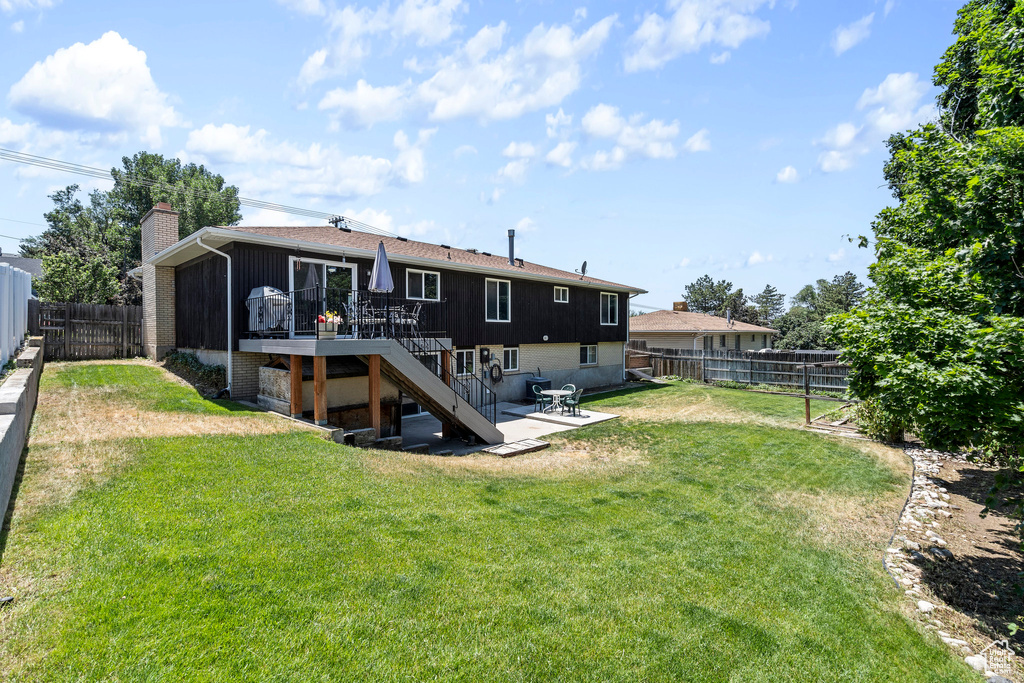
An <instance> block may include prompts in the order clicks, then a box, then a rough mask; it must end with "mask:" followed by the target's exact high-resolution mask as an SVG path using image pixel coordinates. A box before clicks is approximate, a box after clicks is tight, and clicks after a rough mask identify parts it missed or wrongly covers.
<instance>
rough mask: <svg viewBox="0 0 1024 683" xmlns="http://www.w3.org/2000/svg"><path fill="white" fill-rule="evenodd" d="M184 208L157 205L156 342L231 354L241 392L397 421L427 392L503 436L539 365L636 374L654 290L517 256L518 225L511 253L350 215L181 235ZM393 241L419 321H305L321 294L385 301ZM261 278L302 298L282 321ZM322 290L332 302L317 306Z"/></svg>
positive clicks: (577, 374) (589, 383) (592, 380)
mask: <svg viewBox="0 0 1024 683" xmlns="http://www.w3.org/2000/svg"><path fill="white" fill-rule="evenodd" d="M177 221H178V214H177V213H176V212H174V211H173V210H172V209H171V207H170V206H169V205H167V204H163V203H161V204H159V205H157V207H155V208H154V209H153V210H152V211H150V212H149V213H148V214H147V215H146V217H145V218H144V219H143V224H142V241H143V244H142V247H143V249H142V251H143V266H142V268H141V269H140V270H141V271H142V280H143V321H144V322H143V334H144V345H145V348H146V353H147V355H149V356H153V357H156V358H161V357H163V356H164V355H166V353H168V352H169V351H171V350H173V349H178V350H186V351H193V352H195V353H197V355H199V356H200V358H201V359H203V360H204V361H205V362H216V363H220V364H223V365H229V366H230V367H229V374H230V378H229V383H230V388H231V395H232V396H233V397H235V398H248V399H258V400H259V401H260V402H261V404H263V405H265V406H267V407H270V408H272V409H275V410H279V411H281V412H286V413H290V414H292V415H298V414H302V413H309V412H312V417H313V418H314V420H315V421H316V422H318V423H326V422H330V423H332V424H336V425H338V426H342V427H345V428H358V427H366V426H373V427H374V428H376V429H378V431H380V430H382V429H383V431H384V432H385V433H392V434H394V433H396V432H400V429H401V416H402V413H403V412H408V411H409V410H410V408H415V406H413V405H412V403H414V402H415V403H416V404H418V405H420V406H422V407H423V408H424V409H426V410H427V411H428V412H430V413H432V414H434V415H435V416H436V417H438V418H439V419H440V420H441V421H442V423H443V424H444V425H445V428H446V429H447V430H448V431H452V430H456V431H462V432H469V433H473V434H475V435H476V436H478V437H479V438H481V439H483V440H484V441H489V442H494V441H496V440H497V441H500V439H501V435H500V433H499V432H497V430H496V429H495V428H494V426H493V425H494V422H495V418H496V415H494V414H493V412H494V411H493V403H494V402H495V401H503V400H514V399H522V398H526V397H527V396H528V391H529V388H528V386H527V380H528V378H529V377H531V376H533V375H535V374H536V373H537V371H538V369H539V371H540V373H541V374H542V376H543V377H545V378H548V379H549V380H551V382H552V384H553V385H554V386H555V387H556V388H557V387H560V386H561V385H562V384H564V383H573V384H575V385H576V386H577V387H582V388H592V387H597V386H608V385H618V384H621V383H622V382H623V375H624V356H625V343H626V341H627V338H628V317H629V316H628V311H629V298H630V296H633V295H636V294H638V293H642V292H643V290H641V289H638V288H636V287H629V286H626V285H620V284H615V283H612V282H605V281H602V280H597V279H594V278H592V277H583V276H580V275H577V274H573V273H569V272H566V271H562V270H556V269H554V268H548V267H545V266H541V265H538V264H534V263H529V262H526V261H523V260H522V259H516V258H514V255H513V254H512V253H511V251H512V249H513V246H514V244H513V235H512V233H511V231H510V240H509V248H510V254H509V255H508V256H505V255H497V254H489V253H487V252H480V251H477V250H475V249H460V248H456V247H452V246H449V245H444V244H428V243H425V242H416V241H412V240H408V239H405V238H401V237H399V238H392V237H380V236H378V235H374V234H370V233H366V232H359V231H353V230H350V229H347V228H346V227H345V226H344V224H342V226H341V227H340V228H337V227H332V226H316V227H238V226H232V227H208V228H203V229H202V230H199V231H198V232H196V233H194V234H192V235H190V236H188V237H187V238H185V239H183V240H180V241H179V240H178V226H177ZM380 242H383V244H384V247H385V249H386V251H387V256H388V259H389V262H390V266H391V275H392V279H393V281H394V291H393V292H392V293H391V294H390V295H389V296H388V297H387V305H388V306H395V305H396V304H398V303H400V304H404V305H405V306H406V310H414V311H416V315H417V316H418V322H419V324H418V327H417V331H415V332H408V331H402V332H399V331H395V330H389V331H386V332H382V331H381V328H378V327H373V326H371V325H369V324H363V325H358V326H357V325H351V324H345V325H343V326H342V327H343V329H341V330H339V332H338V338H337V339H334V340H325V339H323V338H317V332H316V331H315V328H310V327H309V326H307V325H302V324H299V322H298V321H299V320H300V318H301V316H302V315H304V314H308V313H309V312H310V310H311V309H310V305H312V306H313V309H314V310H313V313H315V312H316V310H315V309H316V307H317V306H319V309H320V310H319V312H320V313H325V312H326V311H327V310H338V309H339V306H340V307H342V308H346V309H349V310H351V311H352V313H351V315H352V316H355V311H356V310H357V308H359V307H360V306H363V305H364V304H365V303H366V302H369V301H371V300H372V301H376V302H378V304H379V302H381V301H382V299H381V298H380V297H379V296H378V297H376V298H373V299H371V295H369V294H368V293H366V291H365V290H367V289H368V284H369V280H370V271H371V268H372V266H373V262H374V256H375V254H376V250H377V247H378V244H379V243H380ZM229 262H230V271H229V269H228V268H229V267H228V263H229ZM229 283H230V284H229ZM229 287H230V289H229ZM261 287H273V288H276V289H277V290H281V291H282V292H284V293H285V294H284V295H277V298H276V299H274V301H278V302H284V305H283V306H282V307H281V310H286V311H287V314H286V318H282V319H281V320H279V321H276V322H275V324H276V325H277V327H276V328H275V329H276V330H277V333H276V334H265V332H266V330H264V329H254V323H253V319H252V318H251V317H250V311H249V310H248V309H247V305H246V304H247V297H248V296H249V294H250V292H251V291H253V290H254V289H256V288H261ZM308 288H316V289H315V291H317V292H321V291H322V292H323V298H324V300H322V301H319V303H318V302H314V303H312V304H311V303H310V301H309V300H308V297H307V294H306V293H307V292H309V291H314V290H313V289H308ZM338 292H341V296H342V301H343V302H344V303H339V300H338V298H337V295H338ZM317 296H320V295H319V294H318V295H317ZM332 297H333V298H332ZM253 301H254V302H255V301H257V300H253ZM250 304H253V302H250ZM417 304H418V305H417ZM253 305H254V306H255V304H253ZM229 306H230V307H231V309H232V310H231V315H230V324H229V323H228V320H229V316H228V307H229ZM275 315H276V314H275ZM360 315H363V314H360ZM272 317H273V316H272ZM343 318H344V319H345V321H346V323H351V322H352V320H354V317H353V319H352V320H349V319H348V317H347V316H343ZM363 322H367V323H368V321H363ZM278 323H279V324H278ZM255 327H257V328H258V325H256V326H255ZM427 331H430V332H429V334H428V333H427ZM343 337H344V338H343ZM229 339H230V347H231V349H232V351H233V353H231V354H230V356H229V355H228V352H227V349H228V347H229V341H228V340H229ZM410 361H412V362H410ZM495 365H497V366H499V367H500V368H501V372H500V373H499V372H498V371H497V370H493V369H492V367H493V366H495ZM499 375H500V377H499ZM381 405H383V408H381ZM474 413H475V414H474ZM481 415H482V416H483V421H481V419H480V416H481Z"/></svg>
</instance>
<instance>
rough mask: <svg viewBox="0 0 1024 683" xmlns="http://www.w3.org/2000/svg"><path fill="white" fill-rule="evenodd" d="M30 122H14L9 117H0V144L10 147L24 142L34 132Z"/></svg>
mask: <svg viewBox="0 0 1024 683" xmlns="http://www.w3.org/2000/svg"><path fill="white" fill-rule="evenodd" d="M33 129H34V126H33V125H32V124H31V123H21V124H18V123H14V122H13V121H11V120H10V119H5V118H0V145H8V146H11V147H14V146H18V145H23V144H25V143H26V142H27V141H28V139H29V136H30V135H31V134H32V133H33V132H34V130H33Z"/></svg>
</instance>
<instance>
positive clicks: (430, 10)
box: [392, 0, 466, 47]
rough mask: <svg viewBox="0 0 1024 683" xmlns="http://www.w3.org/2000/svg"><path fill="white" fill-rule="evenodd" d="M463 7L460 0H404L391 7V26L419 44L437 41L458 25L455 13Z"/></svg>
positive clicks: (424, 44) (396, 31)
mask: <svg viewBox="0 0 1024 683" xmlns="http://www.w3.org/2000/svg"><path fill="white" fill-rule="evenodd" d="M465 10H466V5H465V3H463V2H462V0H405V1H404V2H403V3H402V4H401V5H399V6H398V8H397V9H395V13H394V15H393V16H392V24H393V29H392V30H393V32H394V33H395V34H396V35H399V36H402V37H404V38H409V37H412V38H416V44H417V45H419V46H421V47H422V46H426V45H437V44H438V43H442V42H444V41H446V40H448V38H450V37H451V35H452V33H454V32H455V31H456V30H457V29H458V28H459V27H458V26H457V25H456V24H455V23H454V20H455V14H456V13H457V12H461V11H465Z"/></svg>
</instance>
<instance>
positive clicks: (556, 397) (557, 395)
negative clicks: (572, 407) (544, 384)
mask: <svg viewBox="0 0 1024 683" xmlns="http://www.w3.org/2000/svg"><path fill="white" fill-rule="evenodd" d="M540 393H541V394H543V395H544V396H550V397H551V406H550V407H549V408H548V409H547V410H545V411H544V412H545V413H550V412H553V411H554V409H555V408H561V407H562V399H563V398H565V397H566V396H572V392H571V391H566V390H565V389H543V390H541V392H540Z"/></svg>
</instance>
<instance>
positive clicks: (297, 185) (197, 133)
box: [185, 123, 433, 198]
mask: <svg viewBox="0 0 1024 683" xmlns="http://www.w3.org/2000/svg"><path fill="white" fill-rule="evenodd" d="M432 134H433V130H425V131H420V133H419V136H418V139H417V141H416V143H410V142H409V139H408V137H407V136H406V135H405V133H403V132H402V131H399V132H398V133H396V134H395V147H396V149H397V150H398V154H397V156H396V158H395V160H394V161H391V160H389V159H384V158H380V157H372V156H369V155H362V156H349V155H345V154H344V153H342V152H341V151H340V150H339V149H338V148H337V147H334V146H329V147H325V146H323V145H320V144H318V143H314V144H312V145H310V146H309V147H299V146H297V145H295V144H293V143H290V142H287V141H281V142H276V141H274V140H273V139H272V137H271V135H270V133H268V132H267V131H266V130H263V129H260V130H257V131H252V129H251V128H250V127H249V126H236V125H233V124H230V123H229V124H224V125H222V126H214V125H212V124H207V125H205V126H203V127H202V128H200V129H197V130H193V131H191V132H190V133H189V135H188V140H187V142H186V143H185V149H186V152H187V154H188V155H189V157H192V158H195V160H197V161H200V162H203V163H208V162H210V161H214V162H217V163H220V164H233V165H238V166H242V167H244V170H240V171H238V172H237V173H235V174H232V178H233V180H232V181H233V182H237V183H238V184H239V185H240V186H242V187H245V188H246V192H250V193H254V194H256V193H269V192H275V193H276V192H281V191H287V192H289V193H291V194H293V195H296V196H303V197H316V198H322V197H353V196H365V195H372V194H376V193H378V192H381V191H382V190H383V189H384V188H385V187H388V186H390V185H396V184H405V183H417V182H420V181H421V180H422V179H423V177H424V175H425V164H424V160H423V147H424V146H425V145H426V143H427V142H428V141H429V139H430V136H431V135H432Z"/></svg>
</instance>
